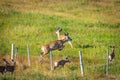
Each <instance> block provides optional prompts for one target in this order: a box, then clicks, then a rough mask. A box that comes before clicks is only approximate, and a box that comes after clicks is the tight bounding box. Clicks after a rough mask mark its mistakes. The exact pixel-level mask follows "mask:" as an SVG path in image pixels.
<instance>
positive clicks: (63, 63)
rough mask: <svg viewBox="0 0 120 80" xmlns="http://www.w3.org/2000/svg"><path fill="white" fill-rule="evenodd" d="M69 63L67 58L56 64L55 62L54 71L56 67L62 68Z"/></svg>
mask: <svg viewBox="0 0 120 80" xmlns="http://www.w3.org/2000/svg"><path fill="white" fill-rule="evenodd" d="M68 62H69V63H70V60H69V59H68V57H66V59H65V60H60V61H58V62H55V63H54V69H56V68H57V67H59V66H62V67H64V65H65V64H66V63H68Z"/></svg>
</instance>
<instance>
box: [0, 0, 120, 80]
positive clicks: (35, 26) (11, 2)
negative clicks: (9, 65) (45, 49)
mask: <svg viewBox="0 0 120 80" xmlns="http://www.w3.org/2000/svg"><path fill="white" fill-rule="evenodd" d="M58 27H61V28H62V29H63V30H62V32H61V34H64V33H66V32H68V33H69V35H70V37H71V38H72V44H73V47H74V48H71V47H70V45H69V44H68V43H65V47H64V49H63V50H61V51H58V50H55V51H52V55H53V62H55V61H58V60H61V59H65V57H66V56H68V57H69V59H70V61H71V63H68V64H66V65H65V66H64V68H62V67H58V68H57V69H55V70H53V71H51V70H50V59H49V56H50V54H47V55H45V56H44V58H45V60H44V62H43V64H40V62H39V56H40V52H41V46H42V45H44V44H47V43H49V42H51V41H53V40H57V35H56V33H55V32H56V30H57V28H58ZM12 43H13V44H14V53H17V50H16V48H18V55H17V59H16V64H17V65H16V69H15V71H14V73H13V75H11V74H10V73H9V72H7V73H6V74H4V75H2V74H0V80H106V79H108V80H119V79H120V1H119V0H0V65H3V61H2V58H6V59H8V60H9V59H10V54H11V44H12ZM27 45H29V47H30V61H31V65H30V66H28V62H27ZM112 46H115V58H114V59H113V61H111V62H110V63H109V69H108V70H109V72H108V76H107V77H106V72H105V71H106V66H105V65H106V55H107V49H109V52H110V53H111V51H112V50H111V47H112ZM79 51H82V56H83V65H84V77H82V76H81V70H80V62H79V54H78V53H79Z"/></svg>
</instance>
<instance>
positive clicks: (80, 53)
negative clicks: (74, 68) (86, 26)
mask: <svg viewBox="0 0 120 80" xmlns="http://www.w3.org/2000/svg"><path fill="white" fill-rule="evenodd" d="M79 58H80V68H81V75H82V77H83V76H84V67H83V61H82V51H79Z"/></svg>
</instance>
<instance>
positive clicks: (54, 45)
mask: <svg viewBox="0 0 120 80" xmlns="http://www.w3.org/2000/svg"><path fill="white" fill-rule="evenodd" d="M67 41H72V39H71V38H70V37H69V34H65V38H64V39H63V40H55V41H52V42H50V43H48V44H46V45H43V46H42V48H41V50H42V52H41V58H40V61H42V60H43V55H46V54H48V53H49V52H50V51H53V50H62V49H63V48H64V43H65V42H67Z"/></svg>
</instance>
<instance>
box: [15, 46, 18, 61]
mask: <svg viewBox="0 0 120 80" xmlns="http://www.w3.org/2000/svg"><path fill="white" fill-rule="evenodd" d="M17 59H18V47H17V48H16V53H15V60H17Z"/></svg>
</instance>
